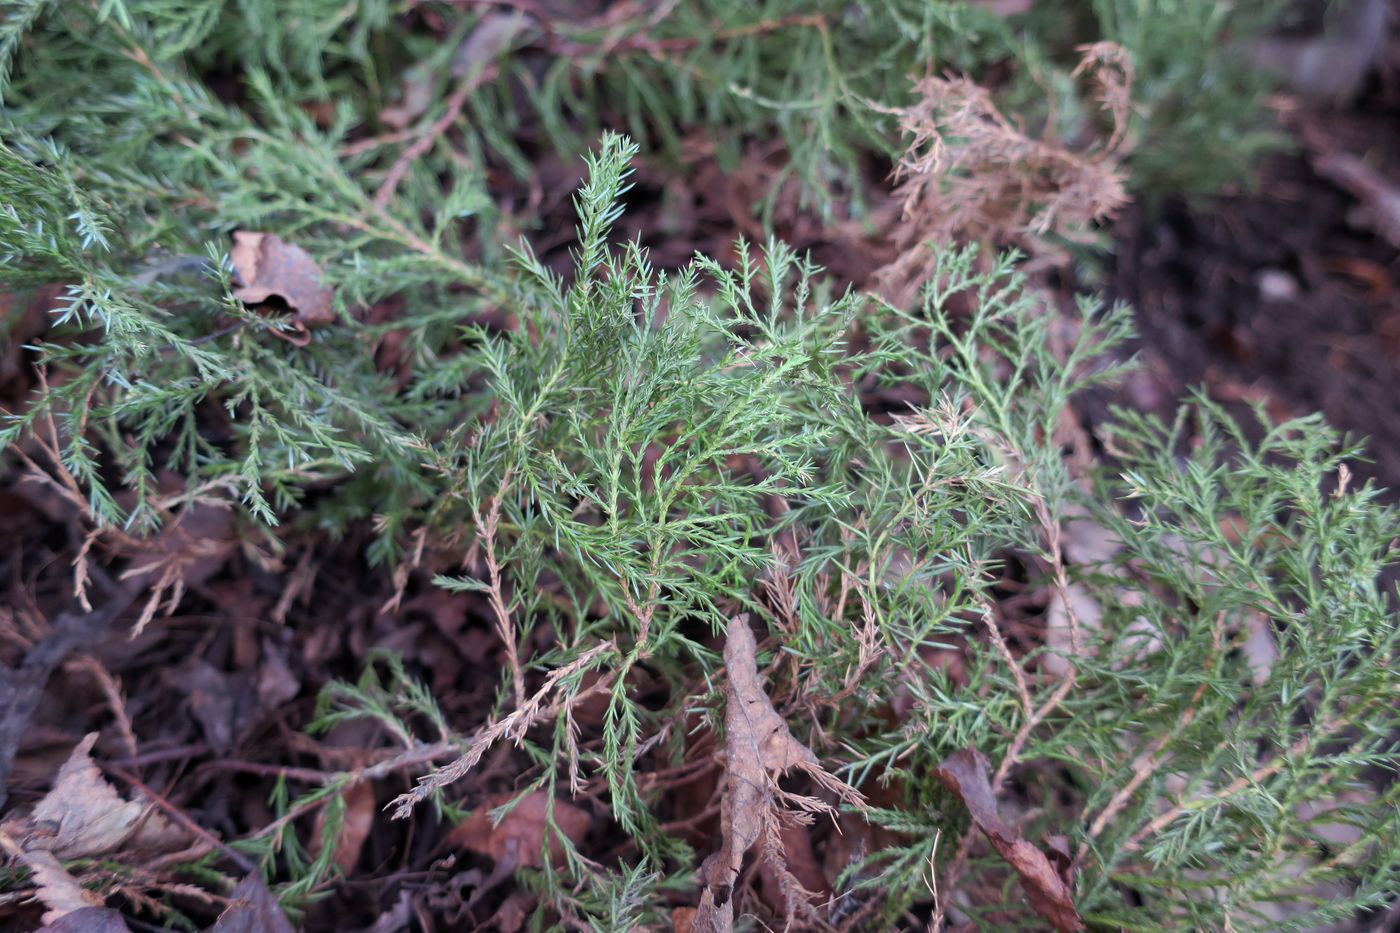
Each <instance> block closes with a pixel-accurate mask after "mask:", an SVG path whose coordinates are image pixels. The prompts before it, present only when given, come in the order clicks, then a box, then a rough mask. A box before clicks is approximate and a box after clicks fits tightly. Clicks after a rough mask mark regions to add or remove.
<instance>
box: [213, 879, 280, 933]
mask: <svg viewBox="0 0 1400 933" xmlns="http://www.w3.org/2000/svg"><path fill="white" fill-rule="evenodd" d="M209 933H292V925H291V923H290V922H289V921H288V920H287V915H286V914H284V913H282V908H281V907H280V906H278V904H277V898H275V897H273V896H272V892H271V891H269V890H268V889H267V885H265V884H263V880H262V878H261V877H260V876H259V875H258V874H257V873H254V874H251V875H249V876H248V877H246V878H244V879H243V881H242V882H240V883H239V885H238V887H236V888H234V889H233V898H232V901H231V902H230V903H229V905H228V909H227V910H225V911H224V912H223V913H222V914H220V915H219V919H218V921H217V922H215V924H214V926H213V927H211V928H210V929H209Z"/></svg>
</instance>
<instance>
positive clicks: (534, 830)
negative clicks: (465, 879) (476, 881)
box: [448, 790, 592, 868]
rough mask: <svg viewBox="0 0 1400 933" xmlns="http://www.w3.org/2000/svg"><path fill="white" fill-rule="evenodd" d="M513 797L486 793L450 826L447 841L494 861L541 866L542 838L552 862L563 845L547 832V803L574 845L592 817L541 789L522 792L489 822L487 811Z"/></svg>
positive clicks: (514, 864)
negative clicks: (498, 819)
mask: <svg viewBox="0 0 1400 933" xmlns="http://www.w3.org/2000/svg"><path fill="white" fill-rule="evenodd" d="M514 799H515V794H512V793H504V794H496V795H495V796H492V797H488V798H487V799H486V800H485V801H483V802H482V804H481V806H479V807H477V808H476V809H475V810H474V811H472V815H471V816H469V817H467V818H466V819H465V820H463V821H462V823H461V825H459V826H458V827H457V828H456V829H454V830H453V831H452V833H451V835H450V836H448V842H449V843H450V844H452V845H456V846H461V847H462V848H464V849H470V850H471V851H473V852H477V853H479V854H481V855H485V856H487V857H489V858H490V859H491V860H492V861H494V862H496V863H497V864H498V865H500V864H505V863H509V864H511V865H512V866H513V867H514V868H542V867H544V860H543V859H542V858H541V853H542V851H543V850H544V846H545V838H546V836H547V837H548V840H549V854H550V859H551V860H552V861H554V862H555V863H556V864H557V863H558V861H559V860H560V859H562V858H563V857H564V845H563V843H562V842H561V841H560V839H559V836H558V835H557V834H556V833H552V832H549V807H550V806H551V803H552V805H553V807H554V822H555V823H556V824H558V826H559V829H560V830H562V831H563V833H564V835H565V836H567V837H568V838H569V840H570V841H571V842H573V843H574V844H575V845H577V844H578V843H580V842H582V841H583V837H584V835H585V834H586V833H587V832H588V827H589V824H590V823H592V818H591V817H589V815H588V813H587V812H586V811H584V810H582V809H581V808H579V807H576V806H574V805H573V804H571V803H568V802H566V801H563V800H554V801H551V800H550V797H549V795H548V794H547V793H545V792H544V791H539V790H537V791H534V792H533V793H530V794H526V795H525V797H524V799H522V800H521V801H520V803H518V804H516V805H515V807H513V808H512V809H511V811H510V812H509V813H507V814H506V815H505V818H504V819H502V820H501V822H500V824H499V825H496V824H494V823H493V822H492V819H491V811H492V810H495V809H497V808H498V807H501V806H503V805H505V804H507V803H510V801H512V800H514Z"/></svg>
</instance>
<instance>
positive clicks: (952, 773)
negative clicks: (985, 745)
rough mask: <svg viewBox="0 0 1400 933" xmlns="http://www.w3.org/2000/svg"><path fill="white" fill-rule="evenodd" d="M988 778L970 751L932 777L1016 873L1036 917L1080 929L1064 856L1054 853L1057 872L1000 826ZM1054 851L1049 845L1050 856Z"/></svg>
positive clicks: (1062, 928) (975, 753) (979, 757)
mask: <svg viewBox="0 0 1400 933" xmlns="http://www.w3.org/2000/svg"><path fill="white" fill-rule="evenodd" d="M987 773H988V768H987V759H986V757H985V756H983V755H982V753H981V752H979V751H977V750H975V749H971V748H965V749H963V750H962V751H959V752H954V753H953V754H951V755H949V756H948V757H947V758H945V759H944V760H943V763H942V764H940V765H939V766H938V770H937V771H935V772H934V774H935V775H936V776H937V777H938V780H939V781H940V782H941V783H942V784H943V786H944V787H946V788H948V790H949V791H951V792H952V793H953V794H955V795H957V797H958V799H959V800H961V801H962V802H963V805H964V806H966V807H967V812H968V813H969V814H970V815H971V816H972V822H974V823H976V824H977V827H978V828H979V829H981V830H982V832H983V833H985V834H986V836H987V839H988V841H990V842H991V844H992V848H993V849H996V851H997V854H998V855H1000V856H1001V857H1002V858H1004V859H1006V861H1007V862H1008V863H1010V865H1011V867H1012V868H1014V869H1015V870H1016V874H1017V875H1019V876H1020V877H1021V886H1022V887H1023V888H1025V891H1026V895H1027V897H1029V898H1030V902H1031V906H1032V907H1033V908H1035V912H1036V913H1037V914H1039V915H1040V916H1041V917H1043V918H1044V919H1045V920H1047V921H1048V922H1049V923H1050V925H1051V926H1053V927H1054V928H1055V929H1056V930H1060V931H1064V933H1072V931H1076V930H1082V929H1084V921H1083V920H1081V919H1080V917H1079V911H1077V910H1076V909H1075V907H1074V897H1073V895H1072V893H1071V891H1070V881H1071V878H1070V868H1069V858H1068V854H1069V853H1068V850H1067V849H1064V850H1063V851H1055V855H1056V862H1057V864H1058V866H1059V867H1058V869H1057V868H1056V866H1055V865H1052V864H1051V863H1050V859H1049V858H1048V857H1046V855H1045V853H1044V852H1042V851H1040V850H1039V849H1037V848H1036V847H1035V846H1033V845H1031V844H1030V843H1029V842H1027V841H1026V840H1025V838H1024V837H1022V836H1021V834H1020V832H1019V831H1017V830H1016V829H1013V828H1012V827H1010V826H1007V825H1006V824H1005V823H1003V822H1002V821H1001V817H999V816H998V815H997V802H996V796H995V795H994V794H993V793H992V785H991V782H990V781H989V780H988V778H987ZM1057 848H1058V847H1056V846H1054V845H1053V844H1052V850H1054V849H1057Z"/></svg>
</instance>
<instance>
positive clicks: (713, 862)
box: [692, 615, 864, 933]
mask: <svg viewBox="0 0 1400 933" xmlns="http://www.w3.org/2000/svg"><path fill="white" fill-rule="evenodd" d="M724 666H725V671H726V673H727V674H728V677H729V685H728V697H727V703H726V708H725V713H724V732H725V735H724V759H725V792H724V799H723V802H722V804H721V810H720V814H721V816H720V832H721V836H720V848H719V850H718V851H716V852H714V853H712V854H711V855H710V856H709V857H708V858H706V859H705V863H704V864H703V865H702V866H701V868H700V877H701V880H702V882H703V884H704V888H703V890H702V891H701V893H700V906H699V908H698V909H697V911H696V913H695V915H694V917H693V918H692V922H693V929H694V930H696V931H703V933H711V931H717V933H727V931H730V930H732V929H733V928H734V902H733V894H734V882H735V881H736V880H737V879H738V877H739V870H740V868H741V867H742V866H743V862H744V855H745V853H747V852H748V851H749V849H750V848H752V847H753V845H754V843H755V842H758V841H759V839H760V838H762V839H763V840H764V858H765V860H766V861H767V863H768V866H769V868H770V869H771V870H772V871H773V874H774V877H776V878H777V879H778V883H779V887H780V890H781V891H782V893H783V895H784V900H785V901H786V905H787V909H788V917H787V923H788V926H792V924H793V921H794V917H795V915H796V914H798V913H802V914H804V915H806V914H808V913H810V912H814V908H813V907H812V906H811V903H810V900H809V897H808V895H809V893H810V892H807V891H806V889H805V888H804V887H803V886H802V883H801V882H800V881H799V880H798V878H797V877H796V876H795V875H794V874H793V873H792V872H791V871H790V870H789V868H788V866H787V864H786V863H785V861H784V855H783V844H782V835H783V833H782V826H783V823H782V821H781V816H782V815H783V811H782V810H781V809H780V808H779V806H778V799H777V798H778V797H779V796H780V795H781V796H782V797H783V798H784V799H787V800H792V801H794V802H796V803H798V805H799V811H800V815H799V817H798V819H799V820H801V819H810V815H811V814H813V813H834V810H833V808H832V807H831V806H830V805H828V804H827V803H825V802H824V801H822V800H819V799H817V798H815V797H799V796H797V795H794V794H788V793H786V792H784V791H781V790H780V789H779V788H778V784H777V781H776V778H777V776H778V775H781V774H783V773H785V772H787V771H789V770H791V769H792V768H797V769H799V770H801V771H803V772H805V773H806V774H807V775H808V776H810V777H811V778H812V779H813V780H814V781H816V783H817V784H818V785H820V786H821V787H823V788H825V789H827V790H828V791H831V792H833V793H835V794H837V795H838V796H839V797H841V798H842V799H845V800H847V801H850V802H852V803H855V804H856V805H858V806H862V805H863V804H864V798H863V797H861V795H860V793H859V792H858V791H857V790H856V789H855V788H853V787H851V786H849V785H847V784H845V783H843V782H841V781H839V780H837V779H836V778H834V777H832V776H831V775H830V774H828V773H827V772H826V771H825V770H823V768H822V766H821V762H819V761H818V760H817V756H816V755H814V754H813V753H812V750H811V749H810V748H808V747H807V746H806V745H804V744H802V743H801V742H799V741H798V740H797V739H796V738H794V737H793V735H792V733H791V732H790V731H789V730H788V726H787V722H785V721H784V720H783V717H782V716H780V715H778V711H777V710H776V709H774V708H773V701H772V700H770V699H769V698H768V694H767V692H766V691H765V690H764V689H763V678H762V677H761V676H760V675H759V673H758V645H757V643H756V642H755V640H754V637H753V631H752V630H751V629H750V628H749V619H748V616H747V615H741V616H736V617H735V618H734V619H733V620H731V621H730V623H729V629H728V632H727V634H726V639H725V644H724ZM806 919H811V918H806Z"/></svg>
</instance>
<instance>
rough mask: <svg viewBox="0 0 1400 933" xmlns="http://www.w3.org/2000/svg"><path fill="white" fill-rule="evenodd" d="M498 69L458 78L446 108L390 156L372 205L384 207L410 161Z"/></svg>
mask: <svg viewBox="0 0 1400 933" xmlns="http://www.w3.org/2000/svg"><path fill="white" fill-rule="evenodd" d="M498 71H499V69H498V68H497V66H496V65H495V64H494V63H493V64H490V65H487V66H486V67H485V68H482V69H480V70H479V71H475V72H473V73H472V74H469V75H467V76H466V77H464V78H462V80H461V81H460V82H459V83H458V85H457V88H456V89H455V90H454V91H453V92H452V96H451V97H449V98H447V112H446V113H444V114H443V115H442V116H440V117H438V118H437V119H436V120H434V121H433V122H432V123H431V124H430V125H429V126H428V128H427V129H426V130H424V131H423V134H422V135H421V136H419V137H418V139H416V140H415V141H414V142H413V144H412V145H411V146H409V147H408V148H407V149H405V150H404V151H403V153H402V154H401V155H400V156H399V157H398V158H397V159H396V160H394V164H393V165H391V166H389V171H388V173H387V174H386V175H385V176H384V181H383V182H382V183H381V184H380V185H379V190H378V191H376V192H375V193H374V206H375V207H376V208H379V209H380V210H383V209H384V208H386V207H388V205H389V199H390V198H392V197H393V196H394V192H395V191H396V190H398V187H399V182H401V181H403V177H404V176H405V175H407V174H408V170H409V169H410V168H412V167H413V163H414V162H416V161H418V159H419V158H421V157H422V156H424V155H425V154H427V152H428V151H429V150H430V149H432V148H433V146H435V145H437V141H438V140H439V139H440V138H441V137H442V134H444V133H446V132H447V130H448V128H450V127H451V126H452V124H453V123H455V122H457V118H458V117H459V116H461V115H462V108H463V107H465V106H466V105H467V100H468V98H470V97H471V96H472V92H473V91H475V90H476V89H477V88H479V87H481V85H483V84H485V83H486V82H487V81H492V80H494V79H495V77H496V74H497V73H498Z"/></svg>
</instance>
